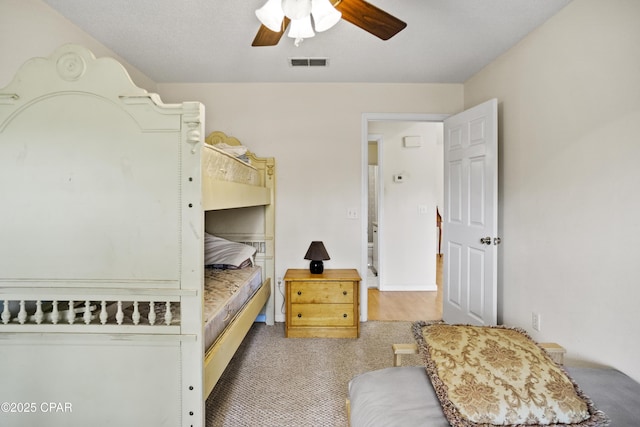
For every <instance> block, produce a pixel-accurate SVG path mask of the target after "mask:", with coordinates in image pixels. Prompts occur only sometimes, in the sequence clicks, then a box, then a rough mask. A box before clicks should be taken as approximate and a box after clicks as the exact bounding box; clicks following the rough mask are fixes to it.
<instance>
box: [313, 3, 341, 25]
mask: <svg viewBox="0 0 640 427" xmlns="http://www.w3.org/2000/svg"><path fill="white" fill-rule="evenodd" d="M311 15H312V16H313V23H314V28H315V29H316V31H317V32H319V33H320V32H322V31H326V30H328V29H329V28H331V27H333V26H334V25H336V24H337V23H338V21H340V19H341V18H342V13H340V12H339V11H338V10H337V9H336V8H335V7H333V5H332V4H331V2H330V1H329V0H311Z"/></svg>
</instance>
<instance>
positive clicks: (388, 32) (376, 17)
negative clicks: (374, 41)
mask: <svg viewBox="0 0 640 427" xmlns="http://www.w3.org/2000/svg"><path fill="white" fill-rule="evenodd" d="M335 8H336V9H338V10H339V11H340V12H342V19H344V20H345V21H348V22H350V23H352V24H353V25H355V26H358V27H360V28H362V29H363V30H365V31H367V32H369V33H371V34H373V35H374V36H376V37H379V38H381V39H382V40H389V39H390V38H391V37H393V36H395V35H396V34H398V33H399V32H400V31H402V30H403V29H404V28H405V27H406V26H407V23H406V22H403V21H401V20H399V19H398V18H396V17H395V16H393V15H390V14H388V13H387V12H385V11H384V10H382V9H379V8H377V7H375V6H374V5H372V4H370V3H367V2H366V1H364V0H342V1H340V2H339V3H338V4H336V5H335Z"/></svg>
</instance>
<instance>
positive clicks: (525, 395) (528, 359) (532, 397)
mask: <svg viewBox="0 0 640 427" xmlns="http://www.w3.org/2000/svg"><path fill="white" fill-rule="evenodd" d="M413 334H414V337H415V339H416V341H417V343H418V346H419V347H420V352H421V353H422V357H423V359H424V362H425V366H426V371H427V374H428V376H429V378H430V380H431V383H432V384H433V388H434V389H435V391H436V395H437V396H438V399H439V400H440V403H441V404H442V410H443V412H444V414H445V417H446V418H447V420H448V421H449V423H450V424H451V425H452V426H454V427H460V426H464V427H472V426H491V425H526V426H551V425H552V426H575V427H578V426H580V427H587V426H604V425H608V418H607V416H606V415H605V414H604V413H603V412H601V411H598V410H597V409H596V408H595V407H594V405H593V402H592V401H591V400H590V399H589V398H588V397H587V396H585V395H584V393H583V392H582V391H581V390H580V388H579V387H578V386H577V385H576V384H575V382H574V381H573V380H572V379H571V378H570V377H569V375H568V374H567V373H566V372H565V370H564V369H563V368H562V367H561V366H559V365H558V364H556V363H555V362H554V361H553V360H552V359H551V357H550V356H549V355H548V354H547V352H546V351H545V350H544V349H542V348H541V347H540V346H539V345H538V344H536V343H535V342H534V341H533V340H532V339H531V338H530V337H529V336H528V335H527V334H526V332H524V331H523V330H521V329H518V328H507V327H503V326H471V325H448V324H446V323H444V322H441V321H438V322H416V323H414V324H413Z"/></svg>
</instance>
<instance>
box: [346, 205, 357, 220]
mask: <svg viewBox="0 0 640 427" xmlns="http://www.w3.org/2000/svg"><path fill="white" fill-rule="evenodd" d="M347 218H349V219H358V210H357V209H356V208H350V209H347Z"/></svg>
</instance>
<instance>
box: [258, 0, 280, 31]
mask: <svg viewBox="0 0 640 427" xmlns="http://www.w3.org/2000/svg"><path fill="white" fill-rule="evenodd" d="M256 16H257V17H258V19H259V20H260V22H262V24H263V25H264V26H265V27H267V28H268V29H270V30H271V31H275V32H276V33H278V32H280V31H282V20H283V19H284V11H283V10H282V0H267V2H266V3H265V4H264V6H262V7H261V8H260V9H257V10H256Z"/></svg>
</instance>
